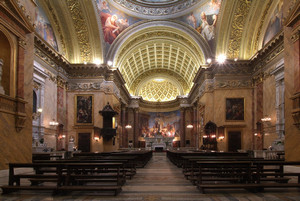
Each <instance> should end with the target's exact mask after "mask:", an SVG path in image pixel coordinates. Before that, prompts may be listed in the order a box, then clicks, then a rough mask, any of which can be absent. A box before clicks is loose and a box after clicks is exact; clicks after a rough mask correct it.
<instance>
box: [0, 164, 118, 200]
mask: <svg viewBox="0 0 300 201" xmlns="http://www.w3.org/2000/svg"><path fill="white" fill-rule="evenodd" d="M122 166H123V163H80V164H79V163H67V164H65V163H10V164H9V181H8V185H5V186H2V187H1V188H2V191H3V192H2V193H3V194H6V193H10V192H14V191H18V190H52V191H53V192H54V193H59V192H61V193H64V192H68V191H109V192H113V193H114V195H117V194H118V193H119V192H121V190H122V188H121V185H122V180H121V178H122V174H121V171H120V170H121V168H122ZM49 167H50V168H54V169H55V171H54V172H50V173H43V174H37V173H35V172H34V171H33V173H31V174H15V171H14V170H15V169H16V168H31V169H32V170H33V169H36V168H38V169H41V168H49ZM107 169H115V171H116V178H117V180H116V182H115V183H113V184H111V185H103V184H102V181H101V178H103V177H105V176H106V173H107V172H106V171H105V170H107ZM101 170H103V172H102V171H101ZM93 171H94V172H93ZM23 179H45V180H47V179H49V180H50V179H52V180H51V181H52V182H54V184H53V183H52V185H49V184H45V183H43V185H28V184H27V185H26V184H24V182H22V181H21V180H23ZM91 179H93V183H96V184H97V185H85V186H83V185H79V184H82V183H83V182H84V183H85V182H90V181H91ZM96 179H99V180H96Z"/></svg>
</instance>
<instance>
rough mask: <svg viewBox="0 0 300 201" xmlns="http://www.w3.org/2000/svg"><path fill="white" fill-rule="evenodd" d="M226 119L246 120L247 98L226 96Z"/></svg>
mask: <svg viewBox="0 0 300 201" xmlns="http://www.w3.org/2000/svg"><path fill="white" fill-rule="evenodd" d="M225 120H226V121H245V98H226V100H225Z"/></svg>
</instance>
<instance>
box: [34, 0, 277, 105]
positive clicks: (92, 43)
mask: <svg viewBox="0 0 300 201" xmlns="http://www.w3.org/2000/svg"><path fill="white" fill-rule="evenodd" d="M37 2H38V7H39V8H40V9H42V10H43V13H42V14H41V15H42V17H38V18H37V21H36V25H37V26H38V23H39V21H44V23H49V26H50V25H51V26H52V29H53V36H52V35H51V34H50V35H51V37H50V40H49V41H48V40H47V39H49V38H45V34H44V33H45V32H40V36H41V38H42V39H44V40H45V41H46V42H48V44H50V46H52V47H53V49H54V51H58V52H59V54H61V55H63V56H64V57H65V58H66V59H67V60H68V61H69V62H70V63H71V64H83V63H100V64H101V63H108V61H112V62H113V64H112V65H111V67H112V68H118V69H119V71H120V72H121V74H122V76H123V78H124V80H125V82H126V87H127V89H128V91H129V93H130V94H131V95H135V96H142V97H143V99H145V100H148V101H169V100H172V99H175V98H176V97H177V96H179V95H181V96H182V95H188V94H189V92H190V90H191V88H192V87H193V80H194V78H195V75H196V73H197V72H198V71H199V69H200V68H202V67H209V64H207V62H206V60H207V59H208V58H211V59H212V60H213V62H214V58H216V57H217V56H218V54H225V55H226V56H227V58H229V59H234V58H238V59H242V60H246V59H249V58H251V57H252V56H253V55H254V54H255V53H256V52H257V51H258V50H259V49H261V48H262V46H263V45H264V44H263V43H265V42H263V41H264V35H265V33H266V32H267V28H268V24H269V21H270V20H271V18H272V13H274V12H275V11H276V10H278V5H279V4H280V2H281V1H280V0H276V1H272V0H266V1H261V0H252V1H250V0H236V1H229V0H223V1H222V0H199V1H195V0H127V1H125V0H64V1H62V0H37ZM43 15H45V16H43ZM113 16H114V18H115V21H114V22H113V21H110V22H109V20H110V19H112V18H113ZM110 23H112V25H114V28H113V29H111V30H109V29H107V27H108V26H109V24H110ZM118 23H119V24H118ZM37 32H38V30H37ZM54 36H55V37H54ZM54 39H55V40H56V44H55V42H54ZM83 65H84V64H83Z"/></svg>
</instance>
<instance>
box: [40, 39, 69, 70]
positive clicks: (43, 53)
mask: <svg viewBox="0 0 300 201" xmlns="http://www.w3.org/2000/svg"><path fill="white" fill-rule="evenodd" d="M34 44H35V52H34V53H35V55H36V56H38V57H39V58H40V59H42V60H43V61H44V62H45V63H47V64H48V65H49V66H51V67H52V68H54V69H55V70H57V71H61V72H64V74H66V72H68V67H69V62H68V61H67V60H66V59H65V58H64V57H63V56H62V55H60V54H58V53H57V52H56V51H55V50H54V49H53V48H52V47H51V46H49V45H48V44H47V43H46V42H44V41H43V40H42V39H40V38H39V37H38V36H35V37H34Z"/></svg>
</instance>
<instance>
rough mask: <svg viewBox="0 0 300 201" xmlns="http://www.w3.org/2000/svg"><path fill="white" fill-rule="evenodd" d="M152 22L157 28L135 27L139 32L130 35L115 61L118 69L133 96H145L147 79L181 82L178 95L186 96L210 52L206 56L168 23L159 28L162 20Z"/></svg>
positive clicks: (194, 41) (117, 51) (188, 38)
mask: <svg viewBox="0 0 300 201" xmlns="http://www.w3.org/2000/svg"><path fill="white" fill-rule="evenodd" d="M152 23H153V24H154V25H155V26H151V25H150V27H147V28H142V29H140V28H139V26H143V24H141V25H137V26H136V27H135V28H136V29H137V30H138V31H137V32H135V28H134V29H133V30H131V33H126V34H127V35H129V36H130V37H128V39H127V40H122V41H121V42H122V43H121V44H119V46H118V48H115V49H116V52H115V56H114V57H112V58H111V59H112V60H113V61H114V66H117V67H118V68H119V70H120V72H121V74H122V75H123V78H124V79H125V81H126V84H127V87H128V89H129V92H130V93H131V94H134V95H141V93H140V91H139V90H140V89H141V88H140V85H142V84H143V81H144V80H145V79H146V78H147V77H152V78H153V79H155V78H160V77H161V76H164V77H167V78H168V79H169V80H174V81H176V82H178V83H179V85H178V86H180V87H181V90H179V91H180V94H178V95H186V94H188V93H189V90H190V89H191V87H192V85H193V79H194V77H195V75H196V73H197V71H198V69H199V68H200V66H201V65H203V64H205V56H204V55H205V54H206V55H207V54H208V53H204V52H203V50H202V49H201V48H200V46H199V45H197V41H196V40H194V39H193V38H192V37H191V36H189V35H187V34H186V33H185V32H184V31H183V30H180V29H177V28H174V27H170V26H169V27H168V26H167V22H161V23H162V25H158V24H159V23H158V21H153V22H152ZM149 24H151V23H149ZM168 24H172V23H170V22H168ZM117 45H118V43H116V46H117ZM207 48H208V49H209V47H208V46H207ZM112 54H113V53H112ZM152 89H153V88H152Z"/></svg>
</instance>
